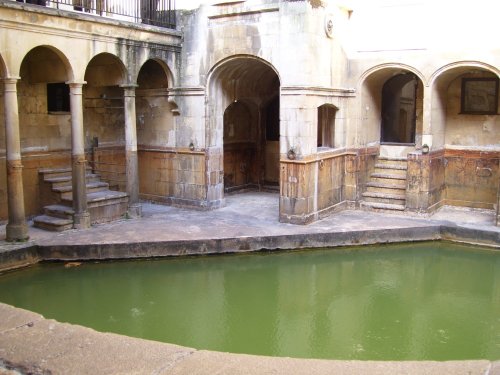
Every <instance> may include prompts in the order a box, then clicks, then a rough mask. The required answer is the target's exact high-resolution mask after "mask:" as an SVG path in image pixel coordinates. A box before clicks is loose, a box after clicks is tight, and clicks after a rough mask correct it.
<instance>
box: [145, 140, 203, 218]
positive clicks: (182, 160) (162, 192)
mask: <svg viewBox="0 0 500 375" xmlns="http://www.w3.org/2000/svg"><path fill="white" fill-rule="evenodd" d="M139 184H140V187H139V194H140V196H141V198H143V199H148V200H153V201H156V202H160V203H167V204H176V205H183V206H191V207H197V208H205V207H203V202H205V201H206V194H207V193H206V190H207V189H206V183H205V155H204V153H203V152H191V151H189V150H178V151H173V150H170V151H168V150H147V149H141V150H139Z"/></svg>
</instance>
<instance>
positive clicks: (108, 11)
mask: <svg viewBox="0 0 500 375" xmlns="http://www.w3.org/2000/svg"><path fill="white" fill-rule="evenodd" d="M14 1H17V2H20V3H26V4H33V5H40V6H46V7H50V8H55V9H61V10H67V11H71V12H84V13H90V14H94V15H98V16H102V17H108V18H113V19H119V20H123V21H129V22H135V23H142V24H146V25H154V26H159V27H165V28H169V29H175V27H176V19H175V0H14Z"/></svg>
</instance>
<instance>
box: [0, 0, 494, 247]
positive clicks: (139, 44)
mask: <svg viewBox="0 0 500 375" xmlns="http://www.w3.org/2000/svg"><path fill="white" fill-rule="evenodd" d="M249 4H250V3H249ZM269 4H271V5H273V4H274V5H273V6H272V7H271V5H269V6H270V7H269V8H266V9H265V11H264V10H259V9H260V8H258V7H257V8H258V9H257V8H256V9H253V8H252V9H253V10H252V11H249V10H248V9H246V8H245V6H247V5H245V6H243V5H238V4H232V3H228V4H225V3H224V4H221V5H219V6H217V7H216V6H214V7H210V8H209V9H210V12H211V13H210V12H209V13H204V11H203V9H202V10H200V11H193V12H187V13H186V14H184V15H183V17H181V18H180V20H181V21H180V22H181V23H183V26H185V27H182V31H180V30H181V29H179V30H159V29H158V28H155V27H153V26H150V25H139V26H134V27H133V28H130V25H129V24H128V23H126V22H123V23H120V22H119V21H117V22H105V21H102V20H99V19H96V18H92V17H83V18H82V17H80V18H78V17H75V16H74V15H72V14H71V12H65V11H60V12H59V13H58V12H55V11H53V10H52V9H50V8H45V7H44V8H43V10H40V9H39V7H38V8H37V7H35V6H31V5H24V4H23V6H22V7H21V5H20V4H16V2H12V3H10V2H9V4H7V5H4V4H3V3H1V4H0V14H1V15H2V17H0V19H3V21H0V24H2V25H3V26H5V27H2V29H1V31H0V34H1V36H2V40H5V41H6V43H5V44H4V45H2V46H0V78H1V81H2V85H1V90H0V94H1V97H0V98H1V100H0V128H1V131H0V177H1V178H0V221H1V222H6V223H7V238H8V239H9V240H22V239H25V238H26V237H27V219H30V218H34V221H35V223H37V220H38V223H41V224H40V226H41V227H44V225H45V228H48V227H49V226H50V225H52V224H53V223H54V222H55V221H57V220H59V222H60V223H62V222H63V221H64V224H61V225H60V226H59V227H58V226H57V225H59V224H57V225H55V224H54V225H55V227H56V229H54V228H52V229H53V230H63V229H66V228H69V227H75V228H85V227H88V226H89V225H91V224H92V223H99V222H106V221H110V220H114V219H116V218H118V217H121V216H123V215H131V216H140V215H141V204H140V201H141V199H144V200H148V201H154V202H159V203H163V204H173V205H178V206H184V207H195V208H197V209H216V208H219V207H222V206H223V205H224V204H225V200H224V196H225V195H226V194H231V193H233V192H244V191H246V190H248V189H259V190H266V191H270V192H275V193H276V197H277V199H279V202H280V208H279V212H277V213H276V220H281V221H284V222H290V223H297V224H306V223H310V222H312V221H314V220H317V219H320V218H321V217H324V216H326V215H329V214H333V213H334V212H336V211H338V210H342V209H346V208H350V209H355V208H363V209H369V210H381V211H389V212H396V211H398V212H406V213H412V212H425V213H428V212H432V211H433V210H435V209H437V208H439V207H441V206H443V205H457V206H463V207H470V208H482V209H488V210H494V209H496V210H497V217H498V207H499V206H500V202H499V199H500V193H499V185H500V184H499V181H500V167H499V160H500V146H499V145H500V138H499V137H500V118H499V115H498V108H499V95H498V92H499V84H498V80H499V76H500V71H499V70H498V68H495V66H496V67H498V66H500V60H499V59H500V56H499V55H498V54H494V53H492V54H491V58H488V57H484V55H483V56H482V57H481V56H478V58H477V59H474V60H464V59H459V58H455V59H453V60H451V59H449V58H448V57H447V56H441V57H440V58H439V59H438V58H435V56H433V55H432V54H430V52H425V51H424V50H423V51H422V52H418V53H420V54H421V55H419V56H420V57H419V59H415V60H412V58H410V57H406V55H405V54H404V53H402V54H401V56H402V57H401V59H400V60H401V61H397V62H394V60H393V59H392V58H389V57H387V56H386V55H384V53H382V52H380V53H379V54H376V53H374V54H373V55H371V59H363V57H355V58H354V59H353V60H352V61H350V60H348V58H347V57H346V55H345V54H344V53H343V52H342V43H344V41H342V39H341V38H336V37H334V38H332V37H331V35H330V34H328V33H327V34H326V35H325V34H324V30H322V29H321V32H319V31H318V30H319V29H318V30H317V29H316V27H317V25H323V19H324V17H325V15H326V14H327V13H328V12H333V13H332V14H334V15H335V17H338V18H337V21H338V22H340V20H341V19H344V18H345V21H346V22H347V20H348V18H347V14H344V13H343V12H344V11H343V10H342V9H340V8H339V9H340V10H339V9H337V8H328V9H327V8H326V6H324V5H322V6H318V7H311V6H309V2H307V1H304V2H293V4H287V2H278V1H274V0H272V1H270V2H269ZM251 6H253V5H251V4H250V5H248V7H250V8H251ZM250 8H249V9H250ZM204 9H205V8H204ZM245 9H246V10H245ZM332 9H334V10H332ZM238 12H240V13H241V14H239V13H238ZM245 12H246V13H245ZM252 12H253V13H252ZM235 14H236V15H238V14H239V15H238V17H236V16H234V15H235ZM297 14H299V15H301V16H307V17H311V19H315V20H317V21H318V22H310V23H308V24H307V25H297V24H296V23H295V22H293V20H294V19H295V18H294V17H297ZM33 15H36V16H38V17H40V19H41V20H43V22H40V24H42V23H45V24H49V25H50V24H53V25H56V24H57V27H58V30H59V31H58V32H57V33H56V32H54V33H50V32H48V31H47V30H48V29H47V28H41V27H40V28H38V25H37V23H36V22H34V21H33V19H34V18H33V17H32V16H33ZM230 15H232V16H230ZM342 17H344V18H342ZM286 20H287V22H285V21H286ZM202 21H203V22H205V23H203V22H202ZM288 21H290V22H288ZM320 21H321V22H320ZM6 22H11V23H12V24H15V25H17V26H16V28H14V29H13V28H11V27H7V26H8V24H7V23H6ZM342 22H344V21H342ZM202 24H203V25H205V24H206V25H208V26H207V27H208V29H207V33H206V34H204V33H202V32H201V29H200V28H201V26H200V25H202ZM339 24H340V23H339ZM277 25H279V27H281V28H282V29H280V28H278V26H277ZM307 27H309V28H311V29H307V30H303V29H300V28H307ZM49 29H50V28H49ZM34 30H36V31H34ZM61 30H62V31H61ZM14 33H16V34H15V35H16V37H14ZM84 33H88V34H85V35H86V36H85V35H84ZM287 33H290V35H291V36H290V37H289V38H285V37H284V35H287ZM40 34H43V38H41V37H40ZM96 36H97V37H96ZM104 36H105V37H104ZM40 40H43V43H44V44H41V43H40V42H39V41H40ZM146 40H147V42H145V41H146ZM312 41H314V43H313V42H312ZM302 43H306V44H307V48H308V49H307V50H308V51H309V52H310V55H311V56H316V60H314V61H315V63H314V64H310V63H308V62H307V61H305V60H304V59H305V57H304V56H298V55H297V50H299V49H300V48H302V47H304V45H302ZM345 43H347V42H345ZM304 48H305V47H304ZM304 50H305V49H304ZM308 61H309V60H308ZM411 61H416V62H415V64H414V65H412V64H411ZM347 66H349V70H347V68H346V69H345V70H343V67H347ZM51 215H52V216H51ZM42 216H43V217H45V218H41V217H42ZM47 217H48V218H47ZM37 218H38V219H37ZM62 218H64V219H63V220H62ZM56 219H57V220H56ZM43 220H46V223H45V224H43V223H44V221H43ZM61 220H62V221H61ZM50 223H52V224H50ZM49 229H50V228H49Z"/></svg>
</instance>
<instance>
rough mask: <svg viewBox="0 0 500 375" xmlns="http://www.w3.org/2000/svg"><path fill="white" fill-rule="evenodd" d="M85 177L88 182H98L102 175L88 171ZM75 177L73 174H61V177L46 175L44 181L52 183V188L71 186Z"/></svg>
mask: <svg viewBox="0 0 500 375" xmlns="http://www.w3.org/2000/svg"><path fill="white" fill-rule="evenodd" d="M85 179H86V181H87V183H89V182H98V181H99V179H100V176H99V175H98V174H93V173H87V174H86V175H85ZM72 180H73V178H72V177H71V176H59V177H49V178H47V177H45V178H44V181H45V182H48V183H50V184H52V188H55V187H61V186H71V181H72Z"/></svg>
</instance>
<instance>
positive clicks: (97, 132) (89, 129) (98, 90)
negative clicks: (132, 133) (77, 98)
mask: <svg viewBox="0 0 500 375" xmlns="http://www.w3.org/2000/svg"><path fill="white" fill-rule="evenodd" d="M83 122H84V124H83V125H84V126H83V127H84V132H85V147H86V148H89V147H91V146H92V145H93V139H94V138H97V142H98V145H99V146H104V147H110V146H118V145H121V146H123V145H124V143H125V130H124V122H125V113H124V108H123V89H121V88H120V87H113V86H105V87H92V86H90V87H84V89H83Z"/></svg>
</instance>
